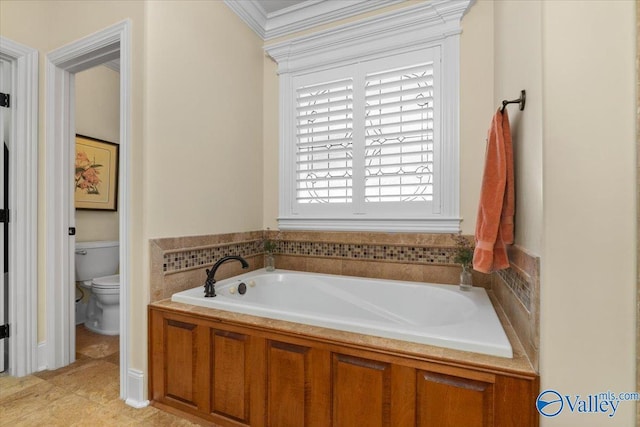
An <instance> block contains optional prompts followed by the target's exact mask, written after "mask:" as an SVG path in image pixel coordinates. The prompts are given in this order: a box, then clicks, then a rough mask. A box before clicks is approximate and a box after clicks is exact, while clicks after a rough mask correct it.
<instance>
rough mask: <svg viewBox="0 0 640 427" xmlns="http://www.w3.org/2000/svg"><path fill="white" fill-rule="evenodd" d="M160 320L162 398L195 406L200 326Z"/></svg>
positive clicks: (196, 405)
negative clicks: (161, 332)
mask: <svg viewBox="0 0 640 427" xmlns="http://www.w3.org/2000/svg"><path fill="white" fill-rule="evenodd" d="M164 322H165V323H164V349H163V350H164V364H165V366H164V388H165V389H164V397H165V398H166V399H170V400H174V401H176V402H178V403H180V404H183V405H187V406H189V407H191V408H194V409H197V407H198V399H197V398H198V392H199V390H198V378H199V375H198V366H199V363H198V362H199V356H200V353H199V342H198V338H199V336H198V335H199V332H200V329H199V328H198V326H197V325H196V324H193V323H189V322H183V321H178V320H173V319H164Z"/></svg>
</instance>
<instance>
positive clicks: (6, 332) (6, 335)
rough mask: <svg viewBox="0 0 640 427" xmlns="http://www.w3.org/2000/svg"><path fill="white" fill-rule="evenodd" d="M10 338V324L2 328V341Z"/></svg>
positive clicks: (0, 335) (0, 327)
mask: <svg viewBox="0 0 640 427" xmlns="http://www.w3.org/2000/svg"><path fill="white" fill-rule="evenodd" d="M3 338H9V324H6V325H2V326H0V340H1V339H3Z"/></svg>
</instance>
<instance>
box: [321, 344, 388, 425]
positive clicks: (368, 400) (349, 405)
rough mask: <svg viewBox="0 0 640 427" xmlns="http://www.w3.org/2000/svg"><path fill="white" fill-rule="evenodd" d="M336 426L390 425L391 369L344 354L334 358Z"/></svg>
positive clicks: (334, 413) (334, 411)
mask: <svg viewBox="0 0 640 427" xmlns="http://www.w3.org/2000/svg"><path fill="white" fill-rule="evenodd" d="M332 370H333V425H334V427H350V426H367V427H376V426H388V425H389V422H390V407H391V404H390V397H391V366H390V365H389V364H388V363H384V362H379V361H374V360H368V359H362V358H358V357H353V356H346V355H343V354H334V355H333V363H332Z"/></svg>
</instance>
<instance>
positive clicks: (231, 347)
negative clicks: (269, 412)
mask: <svg viewBox="0 0 640 427" xmlns="http://www.w3.org/2000/svg"><path fill="white" fill-rule="evenodd" d="M210 331H211V382H210V389H211V403H210V404H211V412H212V413H213V414H216V415H221V416H223V417H225V418H230V419H232V420H236V421H240V422H242V423H245V424H247V425H249V424H250V419H249V416H250V412H249V408H250V406H251V405H250V397H251V384H250V382H249V379H250V378H251V375H250V373H249V368H250V367H249V363H248V362H249V358H250V357H249V354H248V345H249V340H250V339H251V337H249V336H247V335H244V334H238V333H234V332H228V331H223V330H218V329H211V330H210Z"/></svg>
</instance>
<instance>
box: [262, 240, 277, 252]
mask: <svg viewBox="0 0 640 427" xmlns="http://www.w3.org/2000/svg"><path fill="white" fill-rule="evenodd" d="M276 247H277V245H276V242H274V241H273V240H269V239H265V241H264V251H265V252H266V253H270V254H271V253H273V252H275V250H276Z"/></svg>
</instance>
